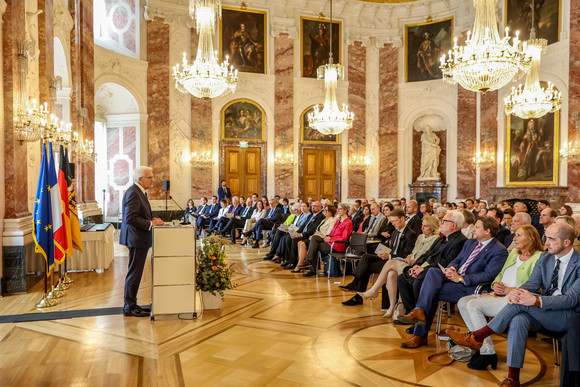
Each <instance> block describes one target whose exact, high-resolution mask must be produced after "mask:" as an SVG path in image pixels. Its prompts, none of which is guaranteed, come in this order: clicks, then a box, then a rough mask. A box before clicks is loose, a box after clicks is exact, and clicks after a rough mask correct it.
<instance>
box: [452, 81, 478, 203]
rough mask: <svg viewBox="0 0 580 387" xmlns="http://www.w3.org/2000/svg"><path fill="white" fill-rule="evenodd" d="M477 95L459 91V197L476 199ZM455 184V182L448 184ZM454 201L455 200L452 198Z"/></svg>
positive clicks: (459, 89) (463, 90)
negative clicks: (474, 159) (473, 159)
mask: <svg viewBox="0 0 580 387" xmlns="http://www.w3.org/2000/svg"><path fill="white" fill-rule="evenodd" d="M475 146H476V94H475V93H474V92H472V91H468V90H465V89H464V88H463V87H461V86H458V90H457V197H458V198H462V199H467V198H474V197H475V167H474V166H473V162H472V158H473V155H474V154H475ZM448 183H449V184H453V182H448ZM450 199H451V200H453V198H450Z"/></svg>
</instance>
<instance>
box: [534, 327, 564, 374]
mask: <svg viewBox="0 0 580 387" xmlns="http://www.w3.org/2000/svg"><path fill="white" fill-rule="evenodd" d="M538 333H539V334H541V335H544V336H547V337H549V338H550V339H552V347H553V348H554V364H555V365H557V366H560V363H561V358H560V340H561V339H562V337H564V335H565V334H566V332H552V331H549V330H547V329H540V330H539V331H538Z"/></svg>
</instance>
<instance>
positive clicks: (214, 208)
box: [197, 204, 220, 232]
mask: <svg viewBox="0 0 580 387" xmlns="http://www.w3.org/2000/svg"><path fill="white" fill-rule="evenodd" d="M219 210H220V209H219V205H218V204H208V205H206V206H205V208H204V210H203V211H204V213H203V214H200V215H205V216H207V219H204V218H203V217H202V216H199V217H198V218H197V229H198V230H202V229H203V228H204V227H205V226H207V225H208V224H209V223H210V221H211V220H212V219H213V218H215V217H216V216H217V215H218V212H219ZM198 232H199V231H198Z"/></svg>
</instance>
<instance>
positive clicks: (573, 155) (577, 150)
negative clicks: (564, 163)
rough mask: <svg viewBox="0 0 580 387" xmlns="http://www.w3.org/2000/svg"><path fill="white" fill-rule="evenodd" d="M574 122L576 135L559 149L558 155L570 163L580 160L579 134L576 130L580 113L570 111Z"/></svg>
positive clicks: (578, 126)
mask: <svg viewBox="0 0 580 387" xmlns="http://www.w3.org/2000/svg"><path fill="white" fill-rule="evenodd" d="M572 117H573V118H574V122H575V123H576V135H575V137H576V138H575V140H574V141H570V142H568V144H566V145H565V146H564V147H563V148H562V149H560V156H562V158H565V159H567V160H568V162H571V163H578V162H580V136H579V135H578V132H579V131H580V113H579V112H575V113H572Z"/></svg>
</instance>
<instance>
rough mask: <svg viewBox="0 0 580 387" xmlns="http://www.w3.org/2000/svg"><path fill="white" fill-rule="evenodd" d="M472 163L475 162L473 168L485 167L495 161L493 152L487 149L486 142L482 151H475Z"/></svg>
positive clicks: (488, 166)
mask: <svg viewBox="0 0 580 387" xmlns="http://www.w3.org/2000/svg"><path fill="white" fill-rule="evenodd" d="M472 160H473V164H475V168H479V169H487V168H490V167H491V166H493V163H494V162H495V155H494V154H493V152H491V151H490V152H488V151H487V144H484V149H483V151H481V150H480V151H478V152H475V157H473V159H472Z"/></svg>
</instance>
